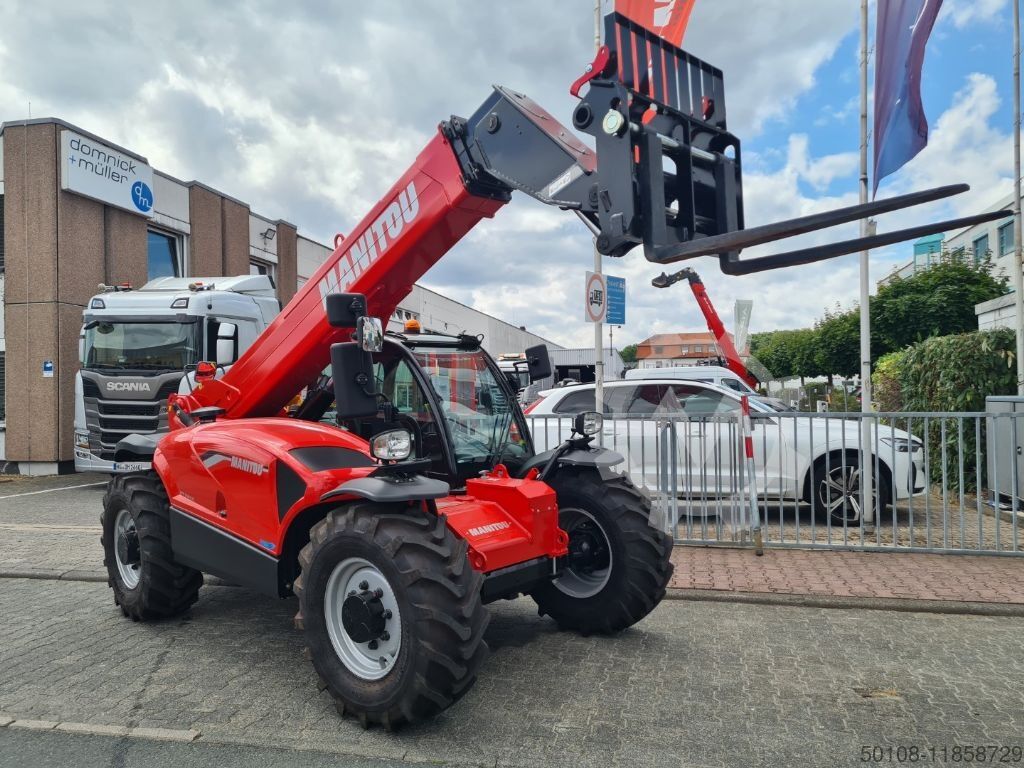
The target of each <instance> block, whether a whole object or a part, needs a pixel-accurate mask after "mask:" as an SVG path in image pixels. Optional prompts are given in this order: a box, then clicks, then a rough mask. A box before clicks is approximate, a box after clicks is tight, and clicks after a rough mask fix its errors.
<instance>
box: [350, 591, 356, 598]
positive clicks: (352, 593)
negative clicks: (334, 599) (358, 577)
mask: <svg viewBox="0 0 1024 768" xmlns="http://www.w3.org/2000/svg"><path fill="white" fill-rule="evenodd" d="M355 593H356V591H355V590H354V589H350V590H349V591H348V596H349V597H352V596H353V595H354V594H355Z"/></svg>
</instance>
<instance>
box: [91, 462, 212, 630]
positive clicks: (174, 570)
mask: <svg viewBox="0 0 1024 768" xmlns="http://www.w3.org/2000/svg"><path fill="white" fill-rule="evenodd" d="M100 525H102V526H103V536H102V537H101V538H100V541H101V542H102V543H103V564H104V565H105V566H106V568H107V584H108V585H110V587H111V589H113V590H114V604H115V605H118V606H120V607H121V612H122V613H124V615H125V616H129V617H131V619H132V620H133V621H140V620H141V621H149V620H153V619H162V618H166V617H168V616H175V615H177V614H179V613H181V612H182V611H184V610H186V609H187V608H188V607H189V606H190V605H192V604H193V603H194V602H195V601H196V600H197V599H198V598H199V588H200V587H201V586H202V585H203V574H202V573H200V572H199V571H197V570H195V569H193V568H189V567H187V566H184V565H181V564H179V563H176V562H175V561H174V552H173V550H172V549H171V523H170V508H169V506H168V504H167V492H166V491H165V490H164V485H163V483H162V482H160V478H159V476H158V475H157V474H156V473H155V472H141V473H133V474H127V475H114V476H113V477H112V478H111V479H110V482H109V484H108V485H107V492H106V495H104V497H103V514H102V515H100Z"/></svg>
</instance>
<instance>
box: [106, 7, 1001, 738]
mask: <svg viewBox="0 0 1024 768" xmlns="http://www.w3.org/2000/svg"><path fill="white" fill-rule="evenodd" d="M606 39H607V40H608V45H607V46H606V47H604V48H602V49H601V51H600V52H599V54H598V56H597V58H596V59H595V61H594V62H593V64H592V65H591V66H590V67H589V68H588V71H587V73H586V74H585V75H584V76H583V77H581V78H580V79H579V80H578V81H577V82H576V83H575V84H574V85H573V88H572V90H573V93H574V95H577V96H578V95H579V94H580V90H581V88H583V86H584V84H589V86H588V87H587V88H586V91H585V94H584V95H583V96H582V97H581V98H580V102H579V104H578V105H577V107H576V108H575V110H574V112H573V120H572V122H573V125H574V127H575V128H576V129H577V130H580V131H584V132H586V133H588V134H590V135H591V136H593V137H594V141H595V145H596V151H595V150H591V149H589V148H588V147H586V146H585V145H584V144H582V143H581V142H580V141H579V140H578V139H577V138H576V137H575V136H574V134H573V133H572V132H571V131H570V130H569V129H567V128H565V127H563V126H562V125H560V124H559V123H558V122H557V121H556V120H555V119H554V118H552V117H551V116H550V115H549V114H548V113H546V112H545V111H544V110H543V109H541V108H540V107H539V106H537V105H536V104H534V103H533V102H532V101H530V100H529V99H528V98H526V97H525V96H522V95H520V94H518V93H514V92H512V91H509V90H506V89H504V88H496V89H495V91H494V93H493V94H492V95H491V97H490V98H489V99H487V100H486V101H485V102H484V104H483V105H482V106H481V107H480V108H479V109H478V110H477V111H476V113H474V114H473V116H472V117H470V118H469V119H468V120H465V119H461V118H456V117H452V118H451V119H450V120H447V121H445V122H443V123H442V124H441V125H440V129H439V132H438V134H437V135H436V136H435V137H434V139H433V140H432V141H430V143H429V144H428V145H427V147H426V148H425V149H424V150H423V152H422V153H421V154H420V155H419V157H418V158H417V159H416V161H415V162H414V163H413V165H412V167H411V168H409V169H408V170H407V171H406V173H405V174H404V175H403V176H402V177H401V178H400V179H399V180H398V182H397V183H396V184H395V185H394V186H393V187H392V188H391V190H390V191H389V192H388V193H387V194H386V195H385V196H384V197H383V199H382V200H381V201H380V202H379V203H378V204H377V205H376V206H375V207H374V208H373V210H371V211H370V213H369V214H368V215H367V216H366V218H364V219H363V220H362V221H361V222H360V223H359V224H358V225H357V226H356V227H355V229H354V230H353V231H352V233H351V234H350V235H349V236H348V237H347V238H345V239H344V240H343V241H342V242H340V244H338V246H337V247H336V249H335V250H334V252H333V253H332V254H331V256H330V257H329V258H328V259H327V261H326V262H325V263H324V264H323V265H322V266H321V268H320V269H319V270H318V271H317V272H316V274H314V275H313V277H312V278H311V279H310V280H309V282H308V283H307V284H306V285H305V286H304V287H303V288H302V289H301V290H300V291H299V292H298V293H297V294H296V296H295V297H294V298H293V299H292V300H291V302H290V303H289V304H288V306H287V307H285V308H284V310H283V311H282V312H281V314H280V315H279V316H278V317H277V318H276V319H275V320H274V322H273V323H272V324H271V325H270V326H269V327H268V328H267V330H266V331H264V333H263V334H262V336H260V338H259V339H257V341H256V342H255V343H254V344H253V345H252V346H251V347H250V348H249V350H248V351H247V352H246V353H245V354H244V355H243V356H242V357H241V358H240V359H239V360H238V362H236V363H235V364H234V365H233V366H232V367H231V369H230V370H228V371H227V372H226V374H225V375H224V376H223V377H221V378H217V377H216V376H215V373H216V372H215V370H214V366H213V365H212V364H209V363H205V364H200V366H199V367H198V369H197V370H196V380H197V382H198V383H197V386H196V387H195V389H194V391H193V392H192V393H191V394H188V395H182V396H177V395H174V396H172V397H171V398H170V402H169V424H170V428H171V431H170V432H169V433H168V434H166V435H163V436H152V435H145V436H143V435H134V436H130V437H128V438H125V439H124V440H123V441H122V442H121V443H120V444H119V446H118V450H117V457H116V460H117V461H136V462H151V467H152V469H151V471H149V472H141V473H138V474H132V475H122V476H118V477H115V478H114V479H113V480H111V482H110V486H109V488H108V490H107V493H106V496H105V498H104V512H103V516H102V522H103V544H104V552H105V564H106V567H107V570H108V573H109V576H110V585H111V587H112V588H113V590H114V600H115V602H116V603H117V604H118V605H119V606H120V607H121V609H122V611H123V612H124V613H125V615H126V616H130V617H131V618H132V619H134V620H150V619H159V618H161V617H165V616H171V615H174V614H177V613H179V612H181V611H184V610H185V609H187V608H188V607H189V606H190V605H191V604H192V603H194V602H195V601H196V599H197V594H198V591H199V588H200V585H201V584H202V572H207V573H212V574H216V575H219V576H221V577H223V578H226V579H228V580H230V581H232V582H234V583H237V584H241V585H244V586H247V587H251V588H253V589H256V590H259V591H261V592H263V593H266V594H268V595H274V596H287V595H290V594H295V595H296V596H297V597H298V613H297V615H296V619H295V621H296V625H297V627H298V628H299V629H301V630H302V631H303V632H304V633H305V637H306V641H307V645H308V653H309V658H310V659H311V661H312V663H313V666H314V667H315V669H316V671H317V673H318V674H319V675H320V678H321V680H322V683H323V686H324V687H325V688H326V689H327V690H328V691H329V692H330V694H331V696H333V697H334V699H335V700H336V703H337V706H338V709H339V711H340V712H341V713H342V714H350V715H353V716H355V717H358V718H359V719H360V720H361V721H362V723H363V724H364V725H367V724H371V723H379V724H381V725H383V726H384V727H386V728H394V727H396V726H398V725H401V724H403V723H407V722H411V721H416V720H420V719H423V718H427V717H430V716H432V715H434V714H436V713H438V712H440V711H442V710H444V709H445V708H446V707H448V706H449V705H451V704H452V703H453V702H454V701H456V700H457V699H458V698H459V697H461V696H462V695H463V694H465V693H466V691H467V690H468V689H469V688H470V686H471V685H472V683H473V681H474V680H475V678H476V674H477V672H478V670H479V669H480V666H481V664H482V663H483V661H484V658H485V656H486V653H487V646H486V643H485V642H484V637H483V636H484V629H485V627H486V625H487V618H488V614H487V610H486V608H485V603H487V602H489V601H492V600H497V599H501V598H512V597H516V596H517V595H519V594H523V593H525V594H528V595H530V596H531V597H532V598H533V599H534V600H535V601H536V602H537V605H538V607H539V610H540V612H541V614H547V615H549V616H551V617H552V618H553V619H554V620H555V621H556V622H557V623H558V624H559V626H561V627H563V628H566V629H571V630H576V631H579V632H583V633H614V632H617V631H620V630H622V629H624V628H626V627H629V626H631V625H632V624H634V623H636V622H637V621H639V620H640V619H642V618H643V617H644V616H646V615H647V614H648V613H649V612H650V611H652V610H653V609H654V607H655V606H656V605H657V604H658V602H659V601H660V600H661V599H662V597H664V595H665V588H666V585H667V583H668V581H669V577H670V575H671V573H672V566H671V564H670V561H669V555H670V552H671V546H672V542H671V540H670V539H669V538H668V537H667V536H666V535H665V533H664V532H663V531H662V526H661V524H660V522H659V521H658V520H657V519H656V517H655V516H652V511H651V506H650V504H649V502H648V500H647V498H646V497H645V496H644V495H643V494H642V493H641V492H640V491H639V490H638V489H637V488H635V487H634V486H633V484H632V483H631V482H630V480H629V478H628V477H627V476H626V475H624V474H622V473H620V472H618V471H616V468H617V467H618V466H619V465H620V464H621V463H622V462H623V458H622V457H621V456H619V455H617V454H615V453H614V452H612V451H608V450H602V449H601V448H599V447H597V446H595V445H593V443H592V437H591V436H592V435H593V434H595V433H596V432H598V431H600V418H601V417H600V415H598V414H596V413H584V414H579V415H578V416H577V417H576V419H575V423H574V429H575V431H574V433H573V436H572V437H571V438H570V439H568V440H566V441H565V442H564V443H563V444H562V445H560V446H559V447H557V448H555V449H554V450H551V451H547V452H545V453H540V454H538V453H536V452H535V450H534V447H533V443H532V440H531V438H530V434H529V430H528V427H527V424H526V421H525V419H524V417H523V414H522V412H521V411H520V409H519V407H518V405H517V402H516V397H515V394H516V393H515V392H513V391H511V389H510V387H509V386H508V382H507V381H506V379H505V377H504V376H502V375H501V372H500V370H499V369H498V367H497V365H496V364H495V363H494V361H493V360H492V359H490V357H488V356H487V355H486V354H485V353H484V352H483V350H482V349H481V348H480V339H479V338H477V337H473V336H466V335H460V336H447V335H441V334H436V333H405V334H388V335H386V336H385V335H384V334H382V333H381V318H387V317H389V316H390V315H391V313H392V310H393V309H394V307H395V306H396V304H397V302H398V301H399V300H400V299H401V298H402V297H404V296H405V295H406V294H407V293H408V292H409V290H410V289H411V287H412V285H413V283H414V282H415V281H416V280H417V279H418V278H419V277H420V276H422V275H423V274H424V273H425V272H426V271H427V269H429V268H430V266H431V265H433V264H434V263H436V262H437V260H438V259H440V258H441V257H442V256H443V255H444V254H445V253H446V252H447V251H448V250H449V249H450V248H451V247H452V246H453V245H454V244H455V243H456V242H458V240H459V239H460V238H461V237H462V236H463V235H465V234H466V233H467V232H468V231H469V230H470V229H472V228H473V227H474V226H475V225H476V224H477V223H478V222H479V221H481V220H482V219H484V218H487V217H490V216H493V215H494V214H495V213H497V211H498V210H499V209H500V208H501V207H502V206H504V205H505V204H506V203H507V202H508V201H509V199H510V197H511V193H512V192H513V191H514V190H520V191H523V192H525V193H526V194H528V195H530V196H532V197H534V198H536V199H538V200H540V201H542V202H544V203H547V204H549V205H554V206H558V207H559V208H562V209H566V210H571V211H573V212H575V213H576V214H577V215H579V216H580V217H581V218H582V219H583V220H584V222H586V223H587V224H588V226H590V228H591V229H592V231H593V233H594V235H595V242H596V245H597V247H598V248H599V249H600V250H601V251H602V252H603V253H605V254H608V255H611V256H622V255H624V254H625V253H626V252H628V251H629V250H630V249H632V248H633V247H634V246H636V245H639V244H643V246H644V250H645V253H646V255H647V257H648V259H650V260H652V261H655V262H658V263H667V262H671V261H676V260H678V259H682V258H689V257H690V256H694V255H700V254H702V253H716V254H719V258H720V259H721V261H722V268H723V269H724V270H725V271H727V272H730V273H740V272H743V271H756V270H758V269H766V268H775V267H779V266H786V265H788V264H794V263H805V262H807V261H813V260H816V259H818V258H829V257H831V256H834V255H838V254H839V253H849V252H853V251H858V250H861V249H862V248H864V247H872V246H874V245H877V244H879V243H881V242H882V241H883V240H884V238H886V237H888V238H894V237H895V239H894V240H893V242H895V241H898V240H902V239H906V238H909V237H917V236H918V235H919V232H920V231H921V230H927V231H943V230H945V229H949V228H956V227H958V226H965V225H966V224H965V223H963V222H954V223H952V224H950V223H948V222H947V223H942V224H935V225H929V226H928V227H923V228H917V229H916V230H907V231H905V232H903V233H899V235H898V236H895V235H893V234H889V235H882V236H878V237H876V238H873V239H872V238H868V239H867V240H855V241H850V242H848V243H842V244H838V246H839V247H836V246H830V248H829V249H828V250H827V253H825V254H824V255H822V254H817V253H808V252H801V251H796V252H793V253H789V254H781V255H779V256H769V257H764V258H761V259H755V260H746V261H739V260H738V258H737V254H738V251H739V250H740V249H741V248H742V247H744V246H746V245H754V244H757V243H762V242H768V241H771V240H776V239H780V238H782V237H786V236H788V235H791V234H795V233H798V232H803V231H808V230H810V229H814V228H820V227H822V226H826V225H829V224H831V223H839V222H842V221H849V220H852V219H858V218H862V217H863V216H867V215H874V214H876V213H879V212H883V211H885V210H893V209H895V208H900V207H906V206H907V205H911V204H914V203H916V202H920V201H923V200H932V199H937V198H939V197H944V196H947V195H950V194H954V193H955V192H957V191H961V190H962V187H954V188H944V189H940V190H935V191H931V192H926V193H921V194H917V195H910V196H905V197H903V198H899V199H897V200H895V201H893V200H888V201H881V202H878V203H871V204H868V205H866V206H857V207H854V208H853V209H843V210H840V211H836V212H834V213H833V214H830V215H819V216H816V217H808V218H807V219H800V220H796V221H792V222H785V223H783V224H778V225H771V226H770V227H761V228H756V229H750V230H744V229H742V226H743V217H742V198H741V193H740V189H741V185H740V153H739V141H738V139H736V138H735V137H734V136H732V135H731V134H730V133H728V131H727V130H726V125H725V100H724V92H723V84H722V73H721V72H720V71H719V70H717V69H714V68H713V67H711V66H709V65H707V64H705V63H704V62H701V61H699V60H697V59H695V58H693V57H692V56H689V55H688V54H686V53H684V52H683V51H681V50H680V49H678V48H676V47H674V46H672V45H670V44H668V43H666V42H665V41H664V40H662V39H660V38H659V37H657V36H656V35H654V34H652V33H651V32H649V31H647V30H645V29H643V28H642V27H639V26H637V25H636V24H634V23H632V22H630V21H629V20H627V19H625V18H624V17H622V16H618V15H611V16H609V17H608V19H607V21H606ZM1003 215H1005V214H1004V213H1002V212H999V213H997V214H996V215H995V216H993V215H991V214H990V215H988V216H987V218H999V217H1001V216H1003ZM982 218H986V217H976V218H975V219H972V220H969V222H968V223H970V222H971V221H979V220H981V219H982ZM86 321H88V313H86ZM353 339H354V340H353ZM527 362H528V368H529V371H530V374H531V376H532V377H533V378H535V379H536V378H543V377H545V376H546V375H548V374H549V372H550V363H549V362H548V359H547V353H546V350H545V349H544V348H543V347H540V348H534V349H531V350H529V351H528V361H527ZM328 367H329V369H330V375H323V373H322V372H323V371H325V370H326V369H328ZM303 388H307V396H306V398H305V400H304V402H303V404H302V405H301V406H300V407H299V408H298V409H297V410H296V411H295V412H294V413H293V414H291V415H288V412H287V411H286V410H285V406H286V405H287V404H288V403H289V402H290V401H291V400H292V398H293V397H294V396H295V395H296V393H297V392H299V391H300V390H302V389H303ZM332 402H333V404H334V409H333V411H332V410H331V406H332Z"/></svg>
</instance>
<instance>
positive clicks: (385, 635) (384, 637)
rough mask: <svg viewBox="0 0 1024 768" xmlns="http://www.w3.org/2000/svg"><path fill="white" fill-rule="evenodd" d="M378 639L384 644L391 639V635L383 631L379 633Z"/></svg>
mask: <svg viewBox="0 0 1024 768" xmlns="http://www.w3.org/2000/svg"><path fill="white" fill-rule="evenodd" d="M380 639H381V640H383V641H384V642H387V641H388V640H390V639H391V633H390V632H388V631H387V630H386V629H385V630H384V631H383V632H381V633H380Z"/></svg>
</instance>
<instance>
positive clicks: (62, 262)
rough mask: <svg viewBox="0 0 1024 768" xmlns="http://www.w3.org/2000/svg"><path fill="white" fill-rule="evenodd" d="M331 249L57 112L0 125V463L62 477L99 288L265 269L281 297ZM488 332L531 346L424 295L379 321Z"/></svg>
mask: <svg viewBox="0 0 1024 768" xmlns="http://www.w3.org/2000/svg"><path fill="white" fill-rule="evenodd" d="M330 253H331V249H330V248H328V247H327V246H325V245H322V244H320V243H318V242H316V241H314V240H312V239H310V238H308V237H304V236H303V235H301V234H299V232H298V231H297V228H296V226H295V225H294V224H291V223H289V222H288V221H286V220H284V219H280V218H273V217H268V216H264V215H261V214H258V213H255V212H253V211H252V210H251V209H250V207H249V205H248V204H247V203H245V202H243V201H241V200H238V199H236V198H234V197H232V196H230V195H228V194H225V193H223V192H221V191H218V190H216V189H213V188H212V187H210V186H208V185H206V184H203V183H202V182H199V181H181V180H179V179H176V178H174V177H173V176H170V175H168V174H166V173H164V172H162V171H160V170H157V169H155V168H153V167H152V166H150V165H149V163H148V161H147V159H146V158H145V157H144V156H143V155H141V154H139V153H137V152H135V151H132V150H130V149H126V148H124V147H122V146H118V145H117V144H116V143H114V142H111V141H108V140H106V139H104V138H101V137H98V136H96V135H94V134H91V133H89V132H87V131H85V130H82V129H81V128H78V127H76V126H74V125H71V124H69V123H66V122H64V121H62V120H59V119H56V118H43V119H35V120H27V121H17V122H6V123H3V124H2V125H0V300H2V303H3V312H2V313H0V471H7V472H24V473H33V474H44V473H52V472H57V471H66V470H68V469H69V468H70V467H71V465H72V459H73V421H74V391H75V390H74V379H75V373H76V371H77V368H78V338H79V333H80V328H81V324H82V310H83V309H84V307H85V304H86V302H87V301H88V300H89V299H90V297H91V296H93V295H94V294H95V293H96V292H97V286H98V285H99V284H101V283H104V284H108V285H109V284H122V283H130V284H131V285H133V286H141V285H142V284H144V283H145V282H146V281H147V280H150V279H153V278H156V277H164V276H177V277H191V276H220V275H239V274H265V275H269V276H270V277H271V278H272V279H273V280H274V283H275V286H276V289H277V292H278V298H279V299H280V300H281V301H282V303H285V302H287V301H288V300H289V299H290V298H291V297H292V296H293V295H294V294H295V292H296V290H298V288H299V287H300V286H301V285H302V284H303V283H304V282H305V281H306V280H307V279H308V278H309V277H310V276H312V274H313V273H314V272H315V271H316V268H317V267H318V266H319V265H320V264H321V263H322V262H323V261H324V259H326V258H327V256H328V255H329V254H330ZM412 317H417V318H422V319H423V321H424V324H425V325H427V326H428V327H431V328H434V329H437V330H450V331H466V332H469V333H484V334H487V336H488V343H487V347H488V349H489V350H490V351H492V352H495V353H500V352H508V351H521V350H523V349H525V348H526V347H527V346H531V345H532V344H536V343H541V341H543V340H540V339H539V337H537V336H534V335H533V334H529V333H526V332H525V329H520V328H517V327H516V326H512V325H509V324H507V323H503V322H501V321H499V320H497V319H495V318H491V317H489V316H488V315H485V314H483V313H480V312H477V311H475V310H473V309H471V308H469V307H466V306H464V305H462V304H459V303H458V302H454V301H451V300H450V299H447V298H445V297H443V296H440V295H439V294H436V293H433V292H430V291H426V290H425V289H420V288H419V286H417V287H416V290H414V292H413V293H412V294H411V295H410V296H409V297H408V298H407V299H406V300H405V301H404V302H403V303H402V306H401V307H400V309H399V310H398V311H397V312H396V313H395V316H394V317H393V318H392V319H391V320H392V322H391V323H389V326H390V327H392V328H396V327H399V326H400V325H401V322H404V320H406V319H410V318H412Z"/></svg>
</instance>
